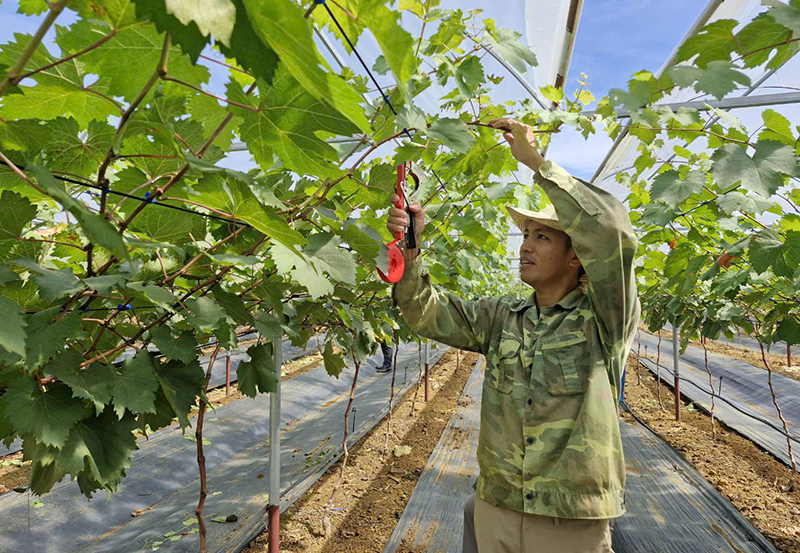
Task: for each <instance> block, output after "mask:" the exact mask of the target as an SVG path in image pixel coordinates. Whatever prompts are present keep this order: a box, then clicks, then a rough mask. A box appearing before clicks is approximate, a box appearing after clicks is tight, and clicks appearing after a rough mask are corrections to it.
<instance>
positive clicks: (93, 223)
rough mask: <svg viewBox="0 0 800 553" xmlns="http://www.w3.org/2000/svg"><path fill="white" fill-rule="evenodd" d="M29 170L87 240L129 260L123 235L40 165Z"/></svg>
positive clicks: (30, 165)
mask: <svg viewBox="0 0 800 553" xmlns="http://www.w3.org/2000/svg"><path fill="white" fill-rule="evenodd" d="M28 169H29V170H31V171H32V172H33V174H34V175H35V176H36V181H37V182H38V183H39V186H40V187H41V188H43V189H44V190H45V192H46V193H47V194H48V195H49V196H50V197H52V198H53V199H54V200H56V201H57V202H58V203H60V204H61V205H62V206H63V207H64V209H66V210H67V211H69V212H70V213H72V215H73V216H74V217H75V218H76V219H77V220H78V222H79V223H80V225H81V228H82V229H83V232H85V233H86V236H87V238H89V240H91V241H92V242H94V243H96V244H97V245H99V246H103V247H104V248H106V249H107V250H109V251H110V252H111V253H113V254H114V255H116V256H117V257H121V258H123V259H127V258H128V250H127V248H126V247H125V242H123V240H122V235H120V233H119V231H117V229H115V228H114V227H113V226H112V225H111V223H109V222H108V221H107V220H106V219H104V218H103V217H100V216H99V215H95V214H94V213H92V212H91V211H89V209H88V208H87V207H86V206H85V205H84V204H82V203H81V202H79V201H78V200H76V199H75V198H73V197H72V196H70V195H69V194H68V193H67V191H66V190H64V186H63V185H62V184H61V183H59V182H58V181H57V180H56V179H55V178H54V177H53V175H52V174H51V173H50V171H48V170H47V169H45V168H44V167H40V166H38V165H34V164H29V165H28Z"/></svg>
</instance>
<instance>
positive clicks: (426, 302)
mask: <svg viewBox="0 0 800 553" xmlns="http://www.w3.org/2000/svg"><path fill="white" fill-rule="evenodd" d="M490 125H492V126H493V127H495V128H497V129H502V130H504V131H506V132H504V134H503V136H504V138H505V139H506V141H507V142H508V143H509V144H510V146H511V152H512V154H513V155H514V157H515V158H516V159H517V160H518V161H520V162H521V163H523V164H525V165H527V166H528V167H530V168H531V169H532V170H533V171H534V179H535V181H536V182H537V183H538V184H539V185H540V186H541V187H542V188H543V189H544V191H545V192H546V193H547V195H548V197H549V198H550V200H551V201H552V204H553V205H552V206H551V207H548V208H545V209H543V210H542V211H538V212H533V211H528V210H524V209H516V208H513V207H507V209H508V211H509V213H510V215H511V218H512V220H513V221H514V223H515V224H516V225H517V226H518V227H519V228H520V229H521V230H522V232H523V238H524V242H523V243H522V246H521V247H520V268H519V271H520V278H521V279H522V281H523V282H524V283H526V284H528V285H529V286H531V287H533V289H534V292H533V293H532V294H531V296H530V297H529V298H528V299H527V300H516V299H510V298H487V299H481V300H479V301H463V300H461V299H459V298H458V297H457V296H455V295H454V294H446V293H443V292H441V291H437V290H436V289H434V288H433V287H432V286H431V283H430V277H429V276H428V273H427V270H426V269H425V267H424V265H423V263H422V262H421V260H419V259H417V256H418V255H419V249H414V250H406V251H405V252H404V255H405V259H406V268H405V274H404V276H403V278H402V280H401V281H400V282H398V283H397V284H396V285H395V287H394V291H393V297H394V299H395V301H396V302H397V304H398V305H399V306H400V309H401V311H402V313H403V316H404V318H405V319H406V321H408V323H409V324H410V325H411V327H412V328H413V329H414V330H415V331H416V332H418V333H419V334H421V335H423V336H427V337H429V338H432V339H434V340H438V341H440V342H444V343H446V344H449V345H451V346H453V347H458V348H461V349H467V350H471V351H477V352H480V353H482V354H484V355H485V356H486V371H485V376H484V383H483V394H482V398H483V399H482V406H481V428H480V437H479V443H478V463H479V465H480V475H479V477H478V481H477V484H476V488H475V497H474V498H473V499H472V500H470V502H468V504H467V505H466V506H465V518H466V521H465V522H466V524H465V536H464V537H465V539H464V542H465V551H475V543H474V542H475V539H477V549H478V550H479V551H480V553H507V552H508V553H511V552H513V553H523V552H524V553H529V552H543V553H552V552H557V553H573V552H574V553H578V552H580V553H586V552H592V553H593V552H601V551H603V552H607V551H611V532H610V528H609V519H612V518H614V517H618V516H620V515H621V514H623V513H624V512H625V508H624V505H623V499H624V497H623V494H624V486H625V462H624V459H623V455H622V444H621V440H620V433H619V423H618V407H617V405H618V404H617V397H618V395H619V389H620V379H621V374H622V371H623V368H624V366H625V360H626V359H627V356H628V351H629V349H630V345H631V342H632V341H633V333H634V330H635V328H636V325H637V324H638V320H639V312H640V306H639V300H638V297H637V294H636V284H635V280H634V274H633V268H632V264H633V257H634V254H635V252H636V245H637V241H636V238H635V236H634V234H633V230H632V228H631V224H630V220H629V218H628V213H627V211H626V209H625V208H624V206H623V205H622V204H621V203H620V202H619V201H618V200H617V199H616V198H614V196H612V195H611V194H609V193H608V192H605V191H603V190H601V189H599V188H597V187H595V186H593V185H591V184H589V183H586V182H584V181H580V180H578V179H576V178H573V177H572V176H570V175H569V174H568V173H566V172H565V171H564V170H563V169H561V168H560V167H558V166H557V165H556V164H554V163H553V162H551V161H547V162H546V161H545V160H544V158H543V157H542V156H541V155H540V154H539V152H538V151H537V150H536V147H535V146H534V134H533V132H532V129H531V128H530V127H529V126H527V125H524V124H522V123H520V122H518V121H515V120H513V119H496V120H493V121H491V122H490ZM410 210H411V212H412V213H413V214H414V217H415V225H416V232H417V234H418V235H419V234H420V233H421V232H422V229H423V227H424V225H425V214H424V212H423V210H422V208H421V206H420V205H419V204H412V205H411V206H410ZM407 224H408V217H407V216H406V212H404V211H402V210H399V209H396V208H391V209H390V210H389V216H388V221H387V229H388V230H389V232H390V233H392V234H394V233H396V232H399V231H402V230H404V228H405V226H406V225H407ZM418 238H419V236H418ZM419 243H420V241H419V240H417V244H419ZM472 501H474V518H472V516H470V515H469V514H468V513H469V512H470V510H471V509H472V508H473V506H472ZM472 522H474V526H473V524H471V523H472ZM472 532H474V534H475V537H474V538H473V537H472V536H471V533H472Z"/></svg>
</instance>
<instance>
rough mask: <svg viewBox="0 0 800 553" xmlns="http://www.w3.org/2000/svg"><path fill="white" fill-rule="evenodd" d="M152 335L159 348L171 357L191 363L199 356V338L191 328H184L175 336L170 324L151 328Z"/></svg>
mask: <svg viewBox="0 0 800 553" xmlns="http://www.w3.org/2000/svg"><path fill="white" fill-rule="evenodd" d="M150 337H151V338H152V339H153V343H154V344H155V345H156V347H158V350H159V351H160V352H161V353H163V354H164V355H165V356H166V357H168V358H169V359H176V360H178V361H181V362H183V363H186V364H189V363H191V362H192V361H194V359H195V358H197V340H196V339H195V337H194V333H193V332H192V331H191V330H184V331H183V332H181V334H180V336H178V337H177V338H175V337H174V336H173V335H172V332H171V331H170V329H169V327H168V326H157V327H155V328H151V329H150Z"/></svg>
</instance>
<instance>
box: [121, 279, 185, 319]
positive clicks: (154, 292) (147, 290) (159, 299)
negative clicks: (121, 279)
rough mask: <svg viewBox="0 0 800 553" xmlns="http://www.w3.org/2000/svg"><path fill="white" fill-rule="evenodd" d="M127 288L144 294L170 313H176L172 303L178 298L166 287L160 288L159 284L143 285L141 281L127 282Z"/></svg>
mask: <svg viewBox="0 0 800 553" xmlns="http://www.w3.org/2000/svg"><path fill="white" fill-rule="evenodd" d="M128 288H130V289H131V290H133V291H134V292H138V293H140V294H142V295H144V296H145V297H146V298H147V299H149V300H150V301H152V302H153V303H154V304H156V305H158V306H159V307H163V308H164V309H166V310H167V311H169V312H171V313H177V311H175V308H174V307H173V305H174V304H176V303H177V302H178V298H176V297H175V296H174V295H172V292H170V291H169V290H167V289H166V288H162V287H161V286H152V285H145V284H142V283H141V282H129V283H128Z"/></svg>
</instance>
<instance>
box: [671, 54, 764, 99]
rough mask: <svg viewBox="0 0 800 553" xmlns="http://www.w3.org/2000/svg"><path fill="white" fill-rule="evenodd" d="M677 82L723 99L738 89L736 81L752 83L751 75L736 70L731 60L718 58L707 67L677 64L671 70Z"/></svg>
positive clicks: (744, 83)
mask: <svg viewBox="0 0 800 553" xmlns="http://www.w3.org/2000/svg"><path fill="white" fill-rule="evenodd" d="M669 75H670V76H671V77H672V78H673V80H674V81H675V83H676V84H677V85H678V86H680V87H682V88H687V87H690V86H691V87H694V89H695V90H697V91H698V92H705V93H707V94H711V95H712V96H714V97H716V98H717V99H718V100H722V98H724V97H725V95H727V94H728V93H729V92H733V91H734V90H736V83H739V84H741V85H743V86H749V85H750V77H748V76H747V75H745V74H744V73H742V72H741V71H737V70H736V66H735V65H733V64H732V63H731V62H729V61H722V60H716V61H712V62H709V63H708V65H707V66H706V68H705V69H700V68H699V67H694V66H691V65H677V66H675V67H673V68H671V69H670V70H669Z"/></svg>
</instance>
